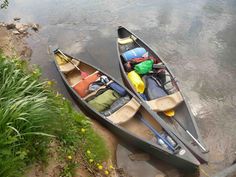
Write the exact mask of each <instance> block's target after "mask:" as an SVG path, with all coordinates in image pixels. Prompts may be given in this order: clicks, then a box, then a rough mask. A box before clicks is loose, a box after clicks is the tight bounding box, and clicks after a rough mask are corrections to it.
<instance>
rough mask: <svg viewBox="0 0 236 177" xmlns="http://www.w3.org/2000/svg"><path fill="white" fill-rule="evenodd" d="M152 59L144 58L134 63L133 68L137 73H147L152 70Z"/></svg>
mask: <svg viewBox="0 0 236 177" xmlns="http://www.w3.org/2000/svg"><path fill="white" fill-rule="evenodd" d="M152 65H153V60H146V61H144V62H142V63H139V64H137V65H135V67H134V70H135V71H136V72H137V73H138V74H147V73H148V72H149V71H151V70H152Z"/></svg>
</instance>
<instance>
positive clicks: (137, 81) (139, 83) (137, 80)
mask: <svg viewBox="0 0 236 177" xmlns="http://www.w3.org/2000/svg"><path fill="white" fill-rule="evenodd" d="M128 78H129V80H130V82H131V83H132V84H133V86H134V88H135V89H136V91H137V92H138V93H143V92H144V90H145V85H144V82H143V80H142V79H141V77H140V76H139V75H138V74H137V73H136V72H135V71H131V72H129V73H128Z"/></svg>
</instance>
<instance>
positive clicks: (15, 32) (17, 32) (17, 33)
mask: <svg viewBox="0 0 236 177" xmlns="http://www.w3.org/2000/svg"><path fill="white" fill-rule="evenodd" d="M12 33H13V34H15V35H19V34H20V32H19V31H17V30H13V31H12Z"/></svg>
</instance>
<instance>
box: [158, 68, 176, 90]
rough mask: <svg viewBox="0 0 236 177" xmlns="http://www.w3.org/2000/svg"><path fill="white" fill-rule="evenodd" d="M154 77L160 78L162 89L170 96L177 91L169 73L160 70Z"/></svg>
mask: <svg viewBox="0 0 236 177" xmlns="http://www.w3.org/2000/svg"><path fill="white" fill-rule="evenodd" d="M155 77H156V78H160V79H159V80H160V81H161V84H162V86H163V88H164V89H165V91H166V92H167V93H168V94H172V93H175V92H177V91H178V90H177V89H176V87H175V85H174V84H173V82H172V77H171V75H170V73H169V72H168V71H167V70H166V69H160V70H159V71H158V72H157V73H156V74H155Z"/></svg>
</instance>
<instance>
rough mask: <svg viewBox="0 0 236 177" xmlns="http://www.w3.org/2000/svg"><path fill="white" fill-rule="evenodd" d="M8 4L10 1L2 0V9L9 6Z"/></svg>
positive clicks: (0, 2)
mask: <svg viewBox="0 0 236 177" xmlns="http://www.w3.org/2000/svg"><path fill="white" fill-rule="evenodd" d="M8 5H9V1H8V0H0V7H1V9H5V8H7V6H8Z"/></svg>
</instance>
